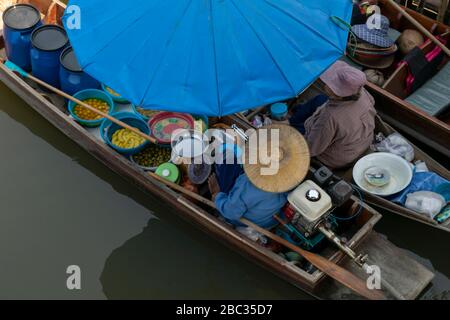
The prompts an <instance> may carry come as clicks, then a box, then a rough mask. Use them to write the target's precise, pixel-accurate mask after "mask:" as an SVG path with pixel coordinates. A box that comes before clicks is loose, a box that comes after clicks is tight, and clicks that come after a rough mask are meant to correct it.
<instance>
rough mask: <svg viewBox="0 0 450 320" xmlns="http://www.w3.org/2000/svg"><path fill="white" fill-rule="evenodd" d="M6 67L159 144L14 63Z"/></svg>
mask: <svg viewBox="0 0 450 320" xmlns="http://www.w3.org/2000/svg"><path fill="white" fill-rule="evenodd" d="M4 65H5V66H6V67H7V68H8V69H10V70H11V71H14V72H17V73H18V74H20V75H21V76H23V77H24V78H27V79H30V80H32V81H34V82H36V83H37V84H39V85H41V86H43V87H44V88H47V89H48V90H50V91H53V92H54V93H56V94H57V95H60V96H61V97H64V98H66V99H68V100H70V101H73V102H74V103H76V104H78V105H80V106H82V107H84V108H86V109H89V110H91V111H92V112H94V113H96V114H98V115H99V116H101V117H103V118H106V119H108V120H109V121H111V122H113V123H115V124H117V125H118V126H120V127H122V128H124V129H128V130H130V131H132V132H134V133H136V134H138V135H139V136H141V137H142V138H144V139H145V140H148V141H150V142H151V143H155V144H156V143H157V141H156V139H155V138H153V137H151V136H149V135H147V134H145V133H143V132H142V131H140V130H138V129H136V128H134V127H132V126H130V125H128V124H126V123H124V122H122V121H120V120H118V119H116V118H114V117H112V116H110V115H109V114H106V113H104V112H101V111H100V110H97V109H96V108H94V107H91V106H90V105H88V104H87V103H84V102H83V101H81V100H79V99H77V98H75V97H72V96H71V95H69V94H67V93H65V92H64V91H61V90H59V89H57V88H55V87H53V86H51V85H49V84H48V83H46V82H44V81H42V80H40V79H38V78H36V77H34V76H33V75H31V74H29V73H27V72H25V71H24V70H23V69H21V68H20V67H18V66H17V65H15V64H14V63H12V62H11V61H6V62H5V64H4Z"/></svg>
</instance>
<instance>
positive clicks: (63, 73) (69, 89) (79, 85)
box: [59, 47, 100, 96]
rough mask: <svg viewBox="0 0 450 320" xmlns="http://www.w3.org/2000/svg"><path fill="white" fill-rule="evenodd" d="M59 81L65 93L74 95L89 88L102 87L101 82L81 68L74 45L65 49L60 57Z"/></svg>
mask: <svg viewBox="0 0 450 320" xmlns="http://www.w3.org/2000/svg"><path fill="white" fill-rule="evenodd" d="M60 62H61V66H60V69H59V82H60V84H61V89H62V91H64V92H65V93H68V94H70V95H71V96H73V95H74V94H75V93H77V92H80V91H83V90H87V89H100V82H98V81H97V80H95V79H94V78H92V77H91V76H90V75H88V74H87V73H85V72H83V69H81V67H80V65H79V63H78V60H77V57H76V56H75V52H74V51H73V48H72V47H68V48H66V49H64V51H63V52H62V53H61V58H60Z"/></svg>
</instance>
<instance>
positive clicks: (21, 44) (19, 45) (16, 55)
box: [3, 4, 42, 71]
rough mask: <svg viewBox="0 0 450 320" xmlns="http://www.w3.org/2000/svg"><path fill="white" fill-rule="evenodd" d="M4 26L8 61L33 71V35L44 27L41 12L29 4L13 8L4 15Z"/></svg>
mask: <svg viewBox="0 0 450 320" xmlns="http://www.w3.org/2000/svg"><path fill="white" fill-rule="evenodd" d="M3 24H4V26H3V37H4V40H5V50H6V56H7V57H8V60H10V61H11V62H13V63H14V64H16V65H17V66H19V67H21V68H22V69H24V70H25V71H31V56H30V50H31V33H32V32H33V30H35V29H36V28H37V27H39V26H41V25H42V22H41V14H40V13H39V10H38V9H36V8H35V7H33V6H32V5H29V4H18V5H15V6H11V7H9V8H8V9H6V10H5V12H4V13H3Z"/></svg>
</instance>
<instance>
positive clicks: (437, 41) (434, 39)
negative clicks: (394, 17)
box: [387, 0, 450, 57]
mask: <svg viewBox="0 0 450 320" xmlns="http://www.w3.org/2000/svg"><path fill="white" fill-rule="evenodd" d="M387 1H388V3H389V4H390V5H392V6H393V7H394V8H395V9H397V10H398V11H399V12H400V13H401V14H402V15H403V16H404V17H405V18H406V19H408V20H409V22H411V23H412V24H413V25H414V26H415V27H416V28H417V29H419V30H420V31H421V32H422V33H423V34H424V35H425V36H427V37H428V38H429V39H430V40H431V41H433V42H434V43H435V44H436V45H437V46H439V48H441V49H442V50H443V51H444V52H445V53H446V54H447V55H448V56H449V57H450V49H449V48H447V47H446V46H445V45H444V44H443V43H442V42H440V41H439V40H438V39H437V38H436V37H435V36H434V35H433V34H432V33H431V32H430V31H428V30H427V29H426V28H425V27H424V26H423V25H421V24H420V23H419V22H418V21H417V20H416V19H414V18H413V17H412V16H411V15H410V14H409V13H408V12H407V11H406V10H405V9H404V8H402V7H401V6H400V5H399V4H397V3H396V2H395V1H394V0H387Z"/></svg>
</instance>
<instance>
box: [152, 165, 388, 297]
mask: <svg viewBox="0 0 450 320" xmlns="http://www.w3.org/2000/svg"><path fill="white" fill-rule="evenodd" d="M149 175H150V176H151V177H152V178H155V179H156V180H158V181H159V182H161V183H163V184H165V185H166V186H168V187H169V188H171V189H173V190H176V191H179V192H180V193H182V194H184V195H186V196H188V197H190V198H192V199H194V200H198V201H199V202H201V203H203V204H206V205H207V206H210V207H211V208H213V209H216V205H215V203H214V202H212V201H210V200H208V199H205V198H204V197H202V196H200V195H198V194H196V193H194V192H191V191H189V190H186V189H185V188H183V187H182V186H179V185H177V184H175V183H173V182H170V181H167V180H166V179H164V178H162V177H160V176H158V175H157V174H155V173H153V172H149ZM241 222H242V223H243V224H245V225H246V226H248V227H250V228H253V229H254V230H256V231H258V232H259V233H261V234H263V235H265V236H266V237H267V238H270V239H272V240H273V241H275V242H278V243H279V244H281V245H283V246H285V247H287V248H289V249H290V250H292V251H295V252H297V253H298V254H300V255H301V256H302V257H304V258H305V259H306V260H308V261H309V262H310V263H311V264H312V265H314V266H315V267H316V268H317V269H319V270H320V271H322V272H323V273H325V274H326V275H328V276H329V277H331V278H333V279H334V280H336V281H338V282H339V283H341V284H342V285H344V286H346V287H347V288H349V289H351V290H353V291H354V292H356V293H358V294H359V295H361V296H363V297H365V298H367V299H370V300H386V297H385V296H384V295H383V293H382V292H381V291H377V290H369V289H368V288H367V285H366V283H364V281H363V280H361V279H359V278H358V277H356V276H355V275H354V274H352V273H350V272H349V271H347V270H345V269H344V268H342V267H340V266H338V265H337V264H335V263H333V262H331V261H329V260H327V259H325V258H323V257H321V256H319V255H317V254H314V253H312V252H309V251H306V250H302V249H300V248H299V247H297V246H295V245H293V244H292V243H290V242H288V241H286V240H284V239H283V238H281V237H279V236H277V235H275V234H273V233H272V232H270V231H267V230H265V229H262V228H260V227H259V226H257V225H255V224H254V223H252V222H251V221H248V220H246V219H241Z"/></svg>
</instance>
